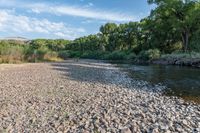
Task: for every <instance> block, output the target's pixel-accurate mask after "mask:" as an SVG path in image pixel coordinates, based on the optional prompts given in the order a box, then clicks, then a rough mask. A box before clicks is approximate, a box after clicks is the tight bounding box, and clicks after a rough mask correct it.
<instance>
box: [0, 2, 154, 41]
mask: <svg viewBox="0 0 200 133" xmlns="http://www.w3.org/2000/svg"><path fill="white" fill-rule="evenodd" d="M151 9H153V6H151V5H148V4H147V0H34V1H33V0H0V38H4V37H25V38H27V39H36V38H48V39H69V40H73V39H75V38H78V37H81V36H87V35H89V34H96V33H98V32H99V27H100V26H101V25H103V24H105V23H108V22H114V23H117V24H120V23H127V22H130V21H139V20H140V19H142V18H144V17H146V16H148V15H149V13H150V11H151Z"/></svg>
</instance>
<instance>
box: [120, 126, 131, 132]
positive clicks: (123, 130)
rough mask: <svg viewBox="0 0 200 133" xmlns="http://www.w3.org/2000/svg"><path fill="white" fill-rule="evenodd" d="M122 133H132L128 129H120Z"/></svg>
mask: <svg viewBox="0 0 200 133" xmlns="http://www.w3.org/2000/svg"><path fill="white" fill-rule="evenodd" d="M120 133H131V130H130V128H128V127H124V128H122V129H120Z"/></svg>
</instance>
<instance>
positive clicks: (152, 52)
mask: <svg viewBox="0 0 200 133" xmlns="http://www.w3.org/2000/svg"><path fill="white" fill-rule="evenodd" d="M160 56H161V53H160V51H159V50H158V49H149V50H147V51H141V52H140V53H139V55H138V58H139V59H142V60H154V59H158V58H160Z"/></svg>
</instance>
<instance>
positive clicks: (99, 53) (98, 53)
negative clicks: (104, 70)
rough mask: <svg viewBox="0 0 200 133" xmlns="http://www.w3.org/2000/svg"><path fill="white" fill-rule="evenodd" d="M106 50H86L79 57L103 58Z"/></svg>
mask: <svg viewBox="0 0 200 133" xmlns="http://www.w3.org/2000/svg"><path fill="white" fill-rule="evenodd" d="M106 53H107V52H103V51H87V52H84V53H83V54H82V55H81V58H87V59H103V58H104V55H105V54H106Z"/></svg>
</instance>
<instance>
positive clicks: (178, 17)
mask: <svg viewBox="0 0 200 133" xmlns="http://www.w3.org/2000/svg"><path fill="white" fill-rule="evenodd" d="M148 3H149V4H156V5H157V6H156V7H155V9H154V10H152V12H151V14H150V15H149V16H148V17H146V18H144V19H142V20H141V21H140V22H129V23H124V24H115V23H107V24H105V25H102V26H101V27H100V29H99V33H97V34H94V35H88V36H84V37H80V38H77V39H75V40H73V41H69V40H63V39H57V40H52V39H36V40H32V41H30V42H20V41H1V42H0V62H13V61H40V60H51V59H52V58H62V59H68V58H90V59H109V60H125V59H128V60H134V59H135V58H138V59H142V60H153V59H157V58H159V57H160V55H161V53H162V54H170V53H172V52H174V51H180V50H184V52H188V51H195V52H200V2H198V0H187V1H186V0H148ZM136 54H137V55H136ZM192 55H193V54H192ZM165 56H169V55H165ZM172 56H175V57H176V56H177V57H179V56H180V57H184V56H185V57H188V56H189V55H188V53H186V54H183V53H181V54H180V55H179V54H177V53H176V54H175V53H173V54H172ZM195 57H198V56H196V55H195Z"/></svg>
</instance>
